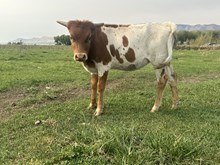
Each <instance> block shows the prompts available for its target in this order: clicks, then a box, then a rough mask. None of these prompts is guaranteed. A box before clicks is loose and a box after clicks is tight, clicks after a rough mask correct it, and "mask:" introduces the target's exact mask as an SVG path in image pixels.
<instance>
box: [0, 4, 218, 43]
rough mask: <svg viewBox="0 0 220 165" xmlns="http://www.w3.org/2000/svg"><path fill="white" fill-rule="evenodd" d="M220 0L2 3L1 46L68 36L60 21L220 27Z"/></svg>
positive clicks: (0, 13)
mask: <svg viewBox="0 0 220 165" xmlns="http://www.w3.org/2000/svg"><path fill="white" fill-rule="evenodd" d="M219 17H220V0H108V1H106V0H0V43H7V42H9V41H13V40H15V39H17V38H26V39H28V38H33V37H42V36H57V35H62V34H68V31H67V29H65V28H64V27H62V26H60V25H58V24H57V23H56V21H57V20H62V21H68V20H76V19H77V20H90V21H92V22H95V23H103V22H104V23H117V24H119V23H120V24H123V23H125V24H131V23H144V22H164V21H172V22H174V23H177V24H191V25H194V24H212V23H214V24H220V18H219Z"/></svg>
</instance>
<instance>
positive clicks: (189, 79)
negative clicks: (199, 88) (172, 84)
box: [178, 72, 220, 83]
mask: <svg viewBox="0 0 220 165" xmlns="http://www.w3.org/2000/svg"><path fill="white" fill-rule="evenodd" d="M216 78H220V72H212V73H208V74H200V75H198V76H188V77H181V78H180V79H178V81H179V82H183V83H185V82H187V83H198V82H201V81H206V80H207V79H216Z"/></svg>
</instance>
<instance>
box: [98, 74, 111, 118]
mask: <svg viewBox="0 0 220 165" xmlns="http://www.w3.org/2000/svg"><path fill="white" fill-rule="evenodd" d="M107 77H108V72H105V73H104V75H103V76H102V77H98V104H97V109H96V112H95V116H99V115H101V113H102V111H103V108H104V90H105V86H106V80H107Z"/></svg>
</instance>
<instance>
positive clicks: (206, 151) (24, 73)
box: [0, 46, 220, 165]
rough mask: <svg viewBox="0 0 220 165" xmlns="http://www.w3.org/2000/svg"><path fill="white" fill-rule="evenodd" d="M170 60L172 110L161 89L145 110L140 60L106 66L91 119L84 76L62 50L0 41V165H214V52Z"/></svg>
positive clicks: (217, 83) (218, 139) (146, 87)
mask: <svg viewBox="0 0 220 165" xmlns="http://www.w3.org/2000/svg"><path fill="white" fill-rule="evenodd" d="M173 65H174V67H175V70H176V72H177V74H178V88H179V93H180V106H179V108H178V109H176V110H171V92H170V89H169V87H167V88H166V90H165V93H164V100H163V104H162V107H161V109H160V111H159V112H157V113H153V114H152V113H150V109H151V107H152V105H153V103H154V98H155V93H156V92H155V91H156V81H155V80H156V78H155V75H154V71H153V69H152V66H150V65H148V66H147V67H144V68H142V69H140V70H137V71H133V72H122V71H116V70H112V71H111V72H110V74H109V79H108V84H107V89H106V92H105V113H104V114H103V115H101V116H100V117H94V116H93V112H92V111H91V110H87V109H86V107H87V106H88V104H89V96H90V93H89V92H90V90H89V88H90V84H89V78H90V75H89V74H88V73H87V72H86V71H84V69H83V68H82V66H81V65H80V64H79V63H77V62H74V61H73V59H72V52H71V49H70V47H66V46H0V73H1V74H0V82H1V83H0V164H6V165H8V164H34V165H35V164H39V165H41V164H48V165H49V164H89V165H91V164H94V165H95V164H100V165H103V164H115V165H120V164H124V165H125V164H129V165H133V164H135V165H136V164H140V165H142V164H147V165H148V164H152V165H154V164H157V165H159V164H161V165H162V164H164V165H165V164H167V165H170V164H184V165H188V164H193V165H194V164H201V165H203V164H204V165H205V164H210V165H215V164H220V129H219V128H220V50H209V51H207V50H202V51H200V50H197V51H195V50H178V51H177V50H176V51H174V55H173ZM37 121H38V123H35V122H37Z"/></svg>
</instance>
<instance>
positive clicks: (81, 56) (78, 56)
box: [74, 53, 88, 62]
mask: <svg viewBox="0 0 220 165" xmlns="http://www.w3.org/2000/svg"><path fill="white" fill-rule="evenodd" d="M87 59H88V57H87V54H86V53H75V54H74V60H75V61H79V62H83V61H86V60H87Z"/></svg>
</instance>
